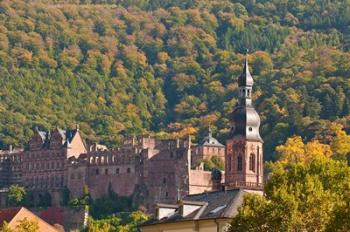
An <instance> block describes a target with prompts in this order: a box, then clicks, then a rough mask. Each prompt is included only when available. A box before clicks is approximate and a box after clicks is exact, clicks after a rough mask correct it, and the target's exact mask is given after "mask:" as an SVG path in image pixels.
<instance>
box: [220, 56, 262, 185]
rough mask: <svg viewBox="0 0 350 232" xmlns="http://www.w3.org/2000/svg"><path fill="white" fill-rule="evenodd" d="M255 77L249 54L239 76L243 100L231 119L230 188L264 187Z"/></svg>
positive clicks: (228, 149) (227, 174)
mask: <svg viewBox="0 0 350 232" xmlns="http://www.w3.org/2000/svg"><path fill="white" fill-rule="evenodd" d="M253 84H254V81H253V78H252V76H251V74H250V72H249V67H248V60H247V58H246V61H245V65H244V68H243V72H242V74H241V75H240V77H239V78H238V86H239V96H238V98H239V101H238V103H237V105H236V107H235V108H234V110H233V112H232V115H231V121H232V124H233V127H232V129H231V132H230V136H229V138H228V140H227V141H226V155H225V186H226V188H228V189H230V188H240V187H243V188H253V189H261V188H262V187H263V140H262V139H261V137H260V133H259V127H260V117H259V115H258V113H257V112H256V111H255V109H254V107H253V105H252V91H253V89H252V88H253Z"/></svg>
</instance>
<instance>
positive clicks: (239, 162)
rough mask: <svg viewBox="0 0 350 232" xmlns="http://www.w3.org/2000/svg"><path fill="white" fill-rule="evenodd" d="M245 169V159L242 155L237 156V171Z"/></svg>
mask: <svg viewBox="0 0 350 232" xmlns="http://www.w3.org/2000/svg"><path fill="white" fill-rule="evenodd" d="M242 170H243V159H242V156H241V155H238V157H237V171H242Z"/></svg>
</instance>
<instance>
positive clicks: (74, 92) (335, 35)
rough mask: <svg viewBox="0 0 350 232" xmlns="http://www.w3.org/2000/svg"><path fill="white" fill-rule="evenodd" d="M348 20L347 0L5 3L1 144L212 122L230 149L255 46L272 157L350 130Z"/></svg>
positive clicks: (178, 132) (172, 131) (0, 31)
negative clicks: (58, 134)
mask: <svg viewBox="0 0 350 232" xmlns="http://www.w3.org/2000/svg"><path fill="white" fill-rule="evenodd" d="M349 15H350V3H349V1H346V0H341V1H326V0H317V1H311V0H308V1H292V0H287V1H265V0H256V1H241V0H239V1H234V2H232V1H229V0H224V1H209V0H201V1H197V0H196V1H193V0H181V1H178V0H175V1H174V0H172V1H164V0H162V1H158V0H153V1H146V0H127V1H126V0H39V1H24V0H4V1H1V2H0V75H1V80H0V84H1V86H2V90H1V93H0V112H1V114H2V117H1V118H0V147H1V148H5V147H7V146H9V145H10V144H12V145H15V146H22V145H23V144H25V142H26V141H28V139H29V138H30V136H31V135H32V133H33V131H32V129H33V128H34V127H35V126H39V128H41V129H50V128H53V127H55V126H59V127H69V126H73V125H74V124H75V123H76V122H78V123H80V125H81V130H82V132H83V133H84V136H86V138H88V139H90V140H92V141H96V142H101V143H104V144H107V145H109V146H117V145H118V143H119V142H120V140H121V139H122V138H123V137H124V136H129V135H136V134H141V133H149V132H154V133H156V135H157V136H159V137H166V136H183V135H186V134H194V133H196V132H198V134H197V135H196V138H195V139H198V138H200V137H202V136H203V135H204V134H205V133H206V131H207V127H208V126H209V125H211V126H212V129H213V132H214V134H215V135H216V136H217V137H218V138H219V139H221V140H224V139H225V138H226V137H227V135H228V133H229V128H230V126H231V124H230V113H231V111H232V110H233V107H234V106H235V104H236V102H237V99H236V96H237V89H238V86H237V84H236V81H237V77H238V76H239V74H240V72H241V70H242V64H243V61H244V57H245V55H244V53H245V50H246V49H247V48H249V49H250V55H249V62H250V64H251V71H252V74H253V76H254V78H255V86H254V96H253V97H254V104H255V105H256V108H257V111H258V112H259V113H260V115H261V119H262V127H261V133H262V136H263V138H264V140H265V146H264V149H265V154H266V157H267V158H268V159H274V158H275V156H274V150H275V149H274V148H275V147H276V146H277V145H280V144H283V143H284V142H285V141H286V139H287V138H289V137H291V136H292V135H300V136H301V137H302V138H303V139H307V140H308V139H311V138H313V137H315V135H318V134H321V133H322V132H324V130H326V129H327V128H328V127H329V124H330V123H331V122H332V121H336V122H337V123H339V124H342V125H343V126H344V128H345V130H347V131H349V114H350V100H349V99H348V98H347V97H346V96H348V95H349V94H350V82H349V81H348V79H349V75H350V73H349V70H350V64H349V62H348V60H349V58H350V53H349V48H350V28H349V26H348V25H349V22H350V16H349ZM333 145H335V146H336V142H335V143H334V144H333ZM339 152H341V151H340V150H339Z"/></svg>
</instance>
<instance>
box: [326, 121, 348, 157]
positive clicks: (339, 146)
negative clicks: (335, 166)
mask: <svg viewBox="0 0 350 232" xmlns="http://www.w3.org/2000/svg"><path fill="white" fill-rule="evenodd" d="M331 130H332V131H333V132H334V134H335V137H334V138H333V140H332V142H331V148H332V151H333V152H334V153H335V154H336V155H338V156H340V157H345V156H347V155H349V154H350V135H348V134H346V132H345V131H344V130H343V126H342V125H340V124H337V123H332V124H331Z"/></svg>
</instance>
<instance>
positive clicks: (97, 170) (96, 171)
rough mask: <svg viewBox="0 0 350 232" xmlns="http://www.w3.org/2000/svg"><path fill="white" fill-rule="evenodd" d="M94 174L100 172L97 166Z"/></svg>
mask: <svg viewBox="0 0 350 232" xmlns="http://www.w3.org/2000/svg"><path fill="white" fill-rule="evenodd" d="M95 174H96V176H97V175H98V174H100V170H99V169H98V168H96V170H95Z"/></svg>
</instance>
